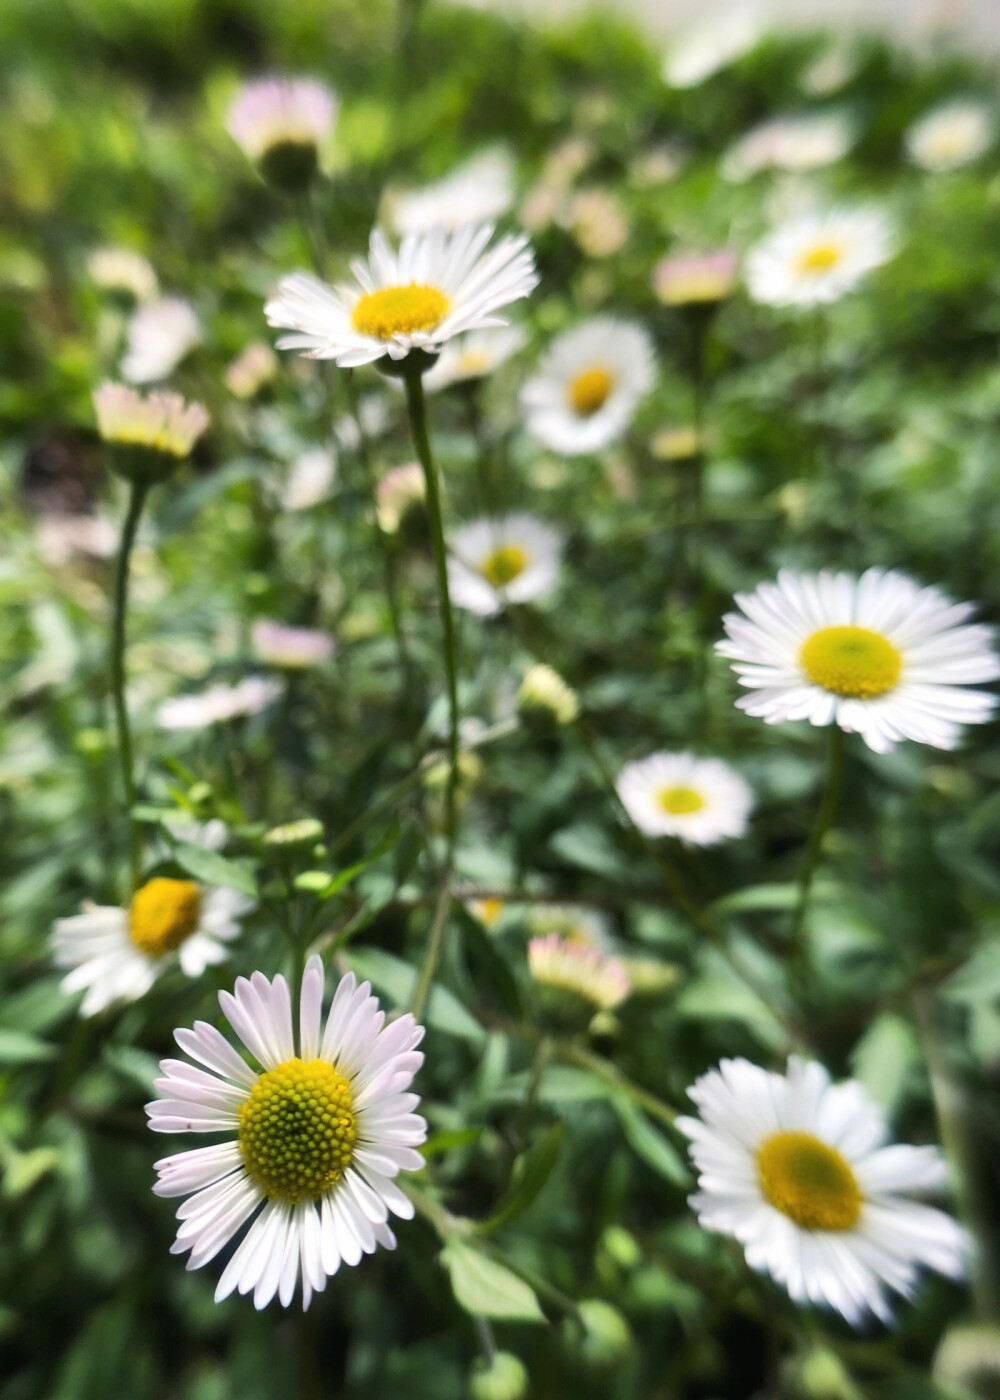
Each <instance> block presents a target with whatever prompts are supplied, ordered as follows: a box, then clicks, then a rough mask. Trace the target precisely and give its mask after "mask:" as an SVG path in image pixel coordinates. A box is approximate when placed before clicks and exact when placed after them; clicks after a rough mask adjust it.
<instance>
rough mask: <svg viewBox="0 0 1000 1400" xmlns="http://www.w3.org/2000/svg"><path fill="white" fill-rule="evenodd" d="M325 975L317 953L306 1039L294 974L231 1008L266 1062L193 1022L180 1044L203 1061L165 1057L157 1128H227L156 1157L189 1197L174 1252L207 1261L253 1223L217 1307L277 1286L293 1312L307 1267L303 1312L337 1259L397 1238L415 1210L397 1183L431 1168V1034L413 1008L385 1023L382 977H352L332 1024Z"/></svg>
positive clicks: (303, 1004) (307, 992)
mask: <svg viewBox="0 0 1000 1400" xmlns="http://www.w3.org/2000/svg"><path fill="white" fill-rule="evenodd" d="M323 985H324V977H323V964H322V962H321V961H320V959H319V958H318V957H312V958H310V959H309V962H308V965H307V966H306V970H305V974H304V976H303V978H302V991H301V996H300V1002H299V1033H298V1040H297V1041H296V1037H295V1032H294V1030H293V1027H292V1002H291V995H290V993H289V989H288V983H287V982H286V981H285V979H284V977H282V976H280V975H279V976H277V977H275V978H273V979H271V980H269V979H268V978H267V977H265V976H264V975H263V974H262V973H260V972H255V973H254V974H253V976H252V977H251V978H250V979H249V981H248V980H247V979H246V978H244V977H240V978H238V979H237V981H236V986H235V988H234V990H233V993H232V994H230V993H229V992H220V993H219V1005H220V1006H221V1007H222V1010H223V1013H224V1014H225V1016H226V1019H227V1020H228V1021H229V1024H230V1025H231V1026H232V1028H233V1030H234V1031H235V1032H236V1034H237V1035H238V1036H239V1038H240V1040H241V1041H242V1042H243V1044H244V1046H246V1049H247V1050H248V1051H249V1052H250V1054H251V1055H252V1056H253V1057H254V1059H255V1060H256V1061H257V1062H258V1064H259V1066H260V1067H259V1068H255V1067H253V1066H252V1065H249V1064H248V1063H247V1061H246V1059H245V1058H244V1056H243V1055H242V1054H241V1053H240V1052H239V1051H238V1050H236V1049H235V1048H234V1047H233V1046H232V1044H231V1043H230V1042H229V1041H228V1040H227V1039H226V1038H225V1036H223V1035H222V1034H221V1032H219V1031H218V1030H216V1029H215V1028H214V1027H213V1026H210V1025H209V1024H208V1023H207V1022H206V1021H196V1022H195V1024H194V1027H193V1029H191V1030H177V1031H175V1032H174V1038H175V1040H176V1041H177V1043H178V1045H179V1046H180V1047H181V1049H182V1050H183V1051H184V1052H185V1053H186V1054H187V1055H189V1056H190V1057H191V1059H192V1060H195V1061H197V1065H193V1064H189V1063H188V1061H186V1060H163V1061H161V1064H160V1069H161V1070H162V1072H163V1078H161V1079H158V1080H157V1081H156V1089H157V1092H158V1093H159V1095H160V1097H159V1098H158V1099H156V1100H155V1101H154V1102H153V1103H150V1104H147V1105H146V1112H147V1113H148V1115H149V1126H150V1127H151V1128H152V1129H153V1131H154V1132H157V1133H191V1132H196V1133H219V1134H224V1135H225V1137H226V1141H225V1142H222V1143H218V1144H215V1145H212V1146H209V1147H199V1148H194V1149H193V1150H192V1151H188V1152H178V1153H176V1154H175V1155H174V1156H172V1157H164V1158H163V1159H162V1160H161V1161H159V1162H157V1163H156V1171H157V1175H158V1177H159V1180H158V1182H157V1184H156V1186H154V1188H153V1190H154V1191H155V1192H156V1194H157V1195H158V1196H185V1197H187V1198H188V1199H186V1200H185V1201H183V1202H182V1203H181V1205H180V1207H179V1208H178V1211H177V1218H178V1220H179V1221H180V1226H179V1228H178V1230H177V1239H176V1241H175V1243H174V1244H173V1246H172V1247H171V1252H172V1253H174V1254H183V1253H186V1252H187V1251H188V1250H190V1257H189V1259H188V1262H187V1267H188V1268H189V1269H200V1268H201V1266H202V1265H203V1264H207V1263H208V1262H209V1260H211V1259H214V1258H215V1256H216V1255H217V1254H218V1253H219V1251H220V1250H222V1249H224V1248H225V1247H226V1245H228V1244H229V1243H230V1241H232V1240H233V1239H234V1238H235V1236H236V1235H237V1233H238V1232H239V1231H240V1230H241V1228H242V1227H243V1225H244V1224H245V1223H246V1222H247V1221H248V1220H250V1218H251V1216H255V1217H256V1218H255V1219H254V1220H253V1223H252V1224H251V1225H250V1228H249V1229H248V1230H247V1232H246V1233H245V1235H244V1236H243V1238H242V1240H241V1241H240V1243H239V1245H238V1246H237V1248H236V1250H235V1252H234V1253H233V1254H232V1256H231V1257H230V1259H229V1262H228V1263H227V1265H226V1267H225V1269H224V1270H223V1272H222V1277H221V1278H220V1279H219V1283H218V1287H217V1288H216V1290H215V1297H216V1301H219V1300H221V1299H222V1298H226V1297H228V1296H229V1294H230V1293H232V1292H233V1290H234V1289H238V1290H239V1292H240V1293H250V1292H252V1293H253V1300H254V1305H255V1306H256V1307H257V1308H263V1307H264V1306H266V1304H267V1303H269V1302H270V1301H271V1299H272V1298H273V1297H274V1296H275V1294H276V1293H277V1295H278V1298H279V1301H280V1302H281V1304H282V1306H283V1307H288V1305H289V1303H290V1302H291V1301H292V1297H293V1295H294V1293H295V1286H296V1283H297V1282H298V1279H299V1276H300V1274H301V1278H302V1306H303V1308H307V1307H308V1306H309V1303H310V1301H311V1299H312V1295H313V1293H321V1292H322V1291H323V1289H324V1288H325V1287H326V1280H327V1279H328V1278H329V1277H330V1276H331V1275H333V1274H335V1273H336V1272H337V1270H338V1269H339V1268H340V1265H341V1263H344V1264H349V1265H352V1264H357V1263H359V1262H360V1260H361V1257H362V1255H363V1254H373V1253H374V1251H375V1249H376V1247H377V1246H378V1245H380V1244H381V1245H384V1246H385V1247H386V1248H387V1249H394V1248H395V1246H396V1239H395V1236H394V1235H393V1233H392V1231H391V1230H390V1228H389V1225H388V1219H389V1214H390V1212H391V1213H392V1214H394V1215H398V1216H400V1217H401V1218H402V1219H404V1220H409V1219H410V1218H411V1217H412V1215H413V1207H412V1205H411V1204H410V1202H409V1200H408V1199H407V1197H406V1196H405V1195H404V1194H403V1192H402V1191H401V1190H400V1189H399V1187H398V1185H397V1184H396V1182H395V1181H394V1180H393V1178H394V1177H396V1176H397V1175H398V1174H399V1173H400V1172H401V1171H415V1170H417V1169H418V1168H420V1167H422V1166H423V1158H422V1157H421V1155H420V1153H419V1152H417V1150H416V1149H417V1147H418V1146H419V1144H420V1143H422V1142H423V1141H424V1139H425V1137H426V1136H427V1125H426V1123H425V1122H424V1120H423V1118H421V1117H420V1115H419V1114H417V1113H416V1112H414V1110H415V1109H416V1108H417V1106H418V1104H419V1102H420V1100H419V1098H418V1097H417V1095H416V1094H412V1093H409V1092H407V1091H408V1090H409V1087H410V1083H411V1081H412V1079H413V1076H414V1075H415V1074H416V1072H417V1070H418V1069H419V1068H420V1066H421V1064H422V1063H423V1058H424V1057H423V1055H422V1054H421V1053H420V1052H419V1051H418V1050H417V1048H416V1047H417V1046H418V1045H419V1043H420V1040H421V1038H422V1037H423V1028H422V1027H421V1026H418V1025H417V1024H416V1023H415V1022H414V1019H413V1017H412V1016H410V1015H405V1016H400V1017H399V1018H398V1019H397V1020H395V1021H392V1022H390V1023H389V1024H388V1025H386V1024H385V1012H384V1011H381V1010H380V1009H379V1003H378V999H377V998H376V997H374V996H372V995H371V987H370V985H369V984H368V983H367V982H362V984H361V986H360V987H359V986H357V984H356V981H355V978H354V974H353V973H348V974H347V976H346V977H344V978H343V979H342V980H341V982H340V984H339V986H338V987H337V990H336V993H335V994H334V998H333V1003H332V1005H331V1007H330V1012H329V1015H328V1016H327V1019H326V1025H325V1027H324V1026H323V1025H322V1008H323ZM198 1065H201V1066H204V1068H198V1067H197V1066H198ZM261 1207H263V1209H261Z"/></svg>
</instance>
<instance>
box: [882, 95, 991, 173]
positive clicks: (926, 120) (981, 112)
mask: <svg viewBox="0 0 1000 1400" xmlns="http://www.w3.org/2000/svg"><path fill="white" fill-rule="evenodd" d="M996 132H997V115H996V110H995V108H993V107H992V106H990V104H989V103H988V102H977V101H976V100H975V98H958V99H956V100H955V101H953V102H945V103H943V104H942V105H941V106H940V107H935V108H934V110H933V111H931V112H928V113H927V115H926V116H924V117H921V118H920V120H919V121H918V122H915V123H914V125H913V126H911V127H910V129H909V131H908V132H907V133H906V136H905V138H904V141H905V145H906V154H907V155H908V156H909V157H910V159H911V160H912V161H915V162H916V164H917V165H922V166H923V167H924V169H925V170H933V171H945V170H957V169H959V167H960V166H963V165H969V164H971V162H972V161H974V160H978V159H979V157H980V156H981V155H983V154H984V152H986V151H988V150H989V148H990V147H991V146H992V145H993V142H994V141H995V140H996Z"/></svg>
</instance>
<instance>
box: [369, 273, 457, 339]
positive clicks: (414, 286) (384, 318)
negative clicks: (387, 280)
mask: <svg viewBox="0 0 1000 1400" xmlns="http://www.w3.org/2000/svg"><path fill="white" fill-rule="evenodd" d="M449 305H450V303H449V301H448V298H447V297H446V296H445V295H444V293H443V292H439V291H438V289H437V287H427V286H424V285H423V284H422V283H419V282H411V283H409V285H408V286H406V287H382V288H380V289H379V291H377V292H368V293H367V295H366V296H363V297H362V298H361V300H360V301H359V302H358V303H357V304H356V306H355V307H354V310H353V311H352V312H351V324H352V325H353V327H354V329H355V330H356V331H358V332H359V334H361V335H370V336H374V338H375V339H376V340H391V339H392V337H393V336H394V335H412V334H413V333H414V332H415V331H432V330H434V329H435V327H437V326H439V325H440V324H441V322H442V321H443V320H444V318H445V316H447V314H448V307H449Z"/></svg>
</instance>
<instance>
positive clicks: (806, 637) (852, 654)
mask: <svg viewBox="0 0 1000 1400" xmlns="http://www.w3.org/2000/svg"><path fill="white" fill-rule="evenodd" d="M736 604H737V607H738V608H739V609H740V611H739V612H737V613H729V614H727V615H726V617H725V618H723V625H724V626H725V629H726V634H727V637H726V639H725V640H723V641H720V642H718V643H717V644H716V651H717V652H718V653H719V655H720V656H725V657H728V658H729V659H730V660H731V661H732V662H733V663H734V664H733V670H734V671H735V672H736V674H737V676H738V677H739V679H740V683H741V685H744V686H746V687H747V688H748V689H749V690H750V691H751V694H750V695H745V696H743V698H742V699H740V700H738V701H737V702H736V703H737V705H738V707H739V708H740V709H741V710H746V712H747V714H750V715H757V716H759V717H760V718H761V719H763V720H764V721H765V722H766V723H768V724H780V723H783V722H784V721H786V720H800V719H805V720H808V721H809V723H810V724H816V725H827V724H838V725H839V726H840V728H841V729H844V730H846V731H847V732H848V733H854V734H860V735H861V737H862V738H863V739H864V741H865V743H866V744H867V745H868V747H869V748H872V749H874V750H876V752H878V753H885V752H887V751H888V750H890V749H892V748H893V747H894V746H895V745H896V743H897V742H898V741H899V740H900V739H914V740H916V741H917V742H918V743H922V744H932V745H933V746H934V747H935V748H939V749H950V748H954V746H955V745H956V744H957V742H958V739H959V736H960V734H961V729H962V726H963V725H965V724H982V723H984V722H985V721H986V720H988V719H989V718H990V716H991V715H992V714H993V710H994V707H995V704H996V701H995V699H994V697H993V696H992V695H987V694H985V693H984V692H982V691H979V690H970V689H969V688H968V687H970V686H973V685H976V684H978V683H980V682H984V681H992V680H996V679H997V677H998V676H1000V661H998V659H997V655H996V652H995V650H994V646H993V636H992V633H991V630H990V629H989V628H988V627H985V626H982V625H979V624H969V623H968V622H967V619H968V618H969V617H970V616H971V615H972V613H973V611H974V608H973V605H972V604H971V603H953V602H952V601H951V599H950V598H948V597H946V596H945V594H943V593H941V592H940V591H939V590H938V589H936V588H924V587H921V585H920V584H918V583H914V582H913V580H912V579H909V578H907V577H906V576H905V574H899V573H895V572H893V571H888V570H883V569H868V570H867V571H866V572H865V573H863V574H862V575H861V577H860V578H857V577H855V576H853V575H852V574H844V573H828V572H823V573H819V574H795V573H791V572H789V571H788V570H782V572H781V573H779V575H778V578H777V582H775V583H762V584H760V585H759V587H758V588H757V589H756V590H755V591H754V592H753V593H745V594H737V595H736Z"/></svg>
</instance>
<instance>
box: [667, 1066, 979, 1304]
mask: <svg viewBox="0 0 1000 1400" xmlns="http://www.w3.org/2000/svg"><path fill="white" fill-rule="evenodd" d="M688 1092H689V1094H690V1096H691V1098H692V1099H693V1100H694V1102H695V1103H696V1104H697V1105H698V1109H699V1114H700V1116H699V1117H698V1118H678V1120H677V1127H678V1128H679V1129H680V1130H681V1132H683V1133H685V1134H686V1135H687V1137H689V1138H690V1139H691V1156H692V1158H693V1160H694V1163H695V1166H696V1167H697V1169H698V1172H699V1182H698V1184H699V1186H700V1188H701V1190H700V1191H699V1193H698V1194H697V1195H696V1196H694V1197H692V1199H691V1205H692V1207H693V1209H694V1210H695V1212H696V1213H697V1215H698V1219H699V1220H700V1221H701V1224H702V1225H703V1226H704V1227H705V1228H706V1229H708V1230H715V1231H718V1232H719V1233H720V1234H724V1235H731V1236H733V1237H734V1238H735V1239H737V1240H739V1242H740V1243H741V1244H742V1245H743V1248H744V1251H745V1253H746V1258H747V1263H748V1264H749V1265H750V1267H751V1268H752V1269H756V1270H758V1271H759V1272H761V1273H768V1274H770V1275H771V1277H772V1278H773V1279H774V1280H775V1282H777V1283H780V1284H782V1285H783V1286H784V1287H785V1288H787V1290H788V1292H789V1294H790V1295H791V1297H792V1298H793V1299H794V1300H795V1301H796V1302H797V1303H815V1304H817V1305H819V1306H822V1307H828V1308H833V1309H835V1310H836V1311H837V1312H839V1313H841V1314H842V1315H843V1316H844V1317H845V1318H846V1319H847V1321H848V1322H850V1323H851V1324H852V1325H853V1326H860V1325H862V1324H863V1323H864V1322H865V1321H866V1319H867V1318H868V1317H869V1316H870V1315H871V1314H874V1315H875V1316H876V1317H879V1318H881V1319H882V1320H883V1321H888V1320H889V1317H890V1313H889V1305H888V1302H887V1299H886V1290H887V1289H893V1290H895V1291H896V1292H897V1293H901V1294H903V1295H904V1296H905V1297H909V1296H910V1294H911V1293H912V1292H913V1290H914V1287H915V1286H916V1283H917V1278H918V1274H919V1271H920V1270H921V1269H922V1268H924V1269H933V1270H935V1271H936V1272H938V1273H942V1274H946V1275H947V1276H948V1277H950V1278H961V1277H962V1275H963V1273H964V1271H965V1259H966V1240H965V1236H964V1234H963V1232H962V1230H961V1228H960V1227H959V1226H958V1225H957V1224H956V1223H955V1221H954V1220H953V1219H952V1218H951V1216H949V1215H945V1213H944V1212H943V1211H940V1210H935V1209H933V1208H932V1207H930V1206H926V1205H923V1204H921V1203H919V1202H917V1201H913V1200H910V1199H909V1194H910V1193H911V1192H922V1191H934V1190H937V1189H939V1188H940V1187H941V1186H943V1185H944V1183H945V1181H946V1179H947V1167H946V1164H945V1162H944V1160H943V1159H942V1157H941V1155H940V1153H939V1152H938V1151H937V1149H936V1148H934V1147H906V1146H903V1145H902V1144H892V1145H887V1138H888V1130H887V1128H886V1124H885V1122H884V1120H883V1118H882V1115H881V1113H880V1112H879V1110H878V1109H877V1108H876V1106H875V1105H874V1104H873V1103H872V1102H871V1101H870V1099H869V1098H868V1096H867V1095H866V1093H865V1091H864V1089H863V1088H862V1087H861V1085H860V1084H858V1083H857V1082H856V1081H853V1080H852V1081H849V1082H848V1083H846V1084H831V1082H830V1077H829V1075H828V1074H827V1072H826V1070H825V1069H824V1068H823V1066H822V1065H820V1064H817V1063H815V1062H810V1061H804V1060H800V1059H798V1058H797V1057H795V1056H793V1057H792V1058H791V1059H790V1060H789V1062H788V1071H787V1073H786V1074H774V1073H770V1072H769V1071H767V1070H764V1069H760V1068H759V1067H758V1066H757V1065H753V1064H750V1062H749V1061H748V1060H744V1059H737V1060H723V1061H722V1063H721V1064H720V1066H719V1068H718V1069H717V1070H711V1071H710V1072H709V1073H708V1074H705V1075H702V1077H701V1078H700V1079H699V1080H697V1081H696V1083H695V1084H694V1085H693V1087H692V1088H691V1089H690V1090H689V1091H688Z"/></svg>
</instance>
